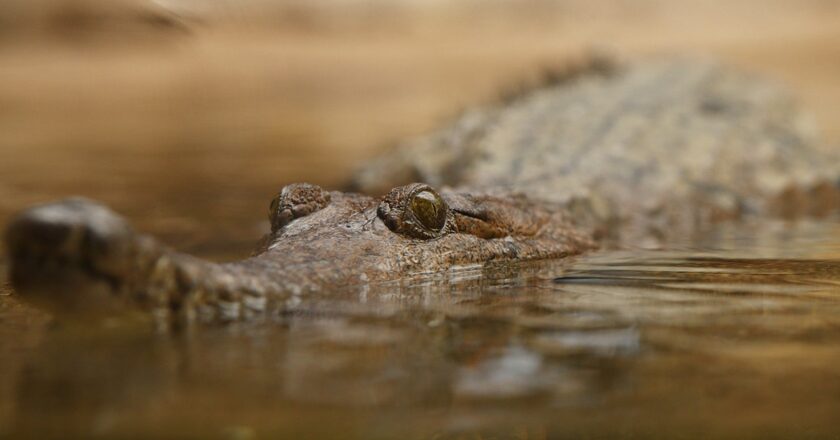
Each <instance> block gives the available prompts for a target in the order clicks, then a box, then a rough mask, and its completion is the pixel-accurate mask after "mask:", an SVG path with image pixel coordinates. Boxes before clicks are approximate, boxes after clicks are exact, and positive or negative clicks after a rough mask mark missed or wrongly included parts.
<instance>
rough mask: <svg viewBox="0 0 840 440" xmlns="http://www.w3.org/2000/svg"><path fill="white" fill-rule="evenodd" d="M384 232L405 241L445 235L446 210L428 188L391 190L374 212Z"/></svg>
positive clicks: (415, 184) (438, 196) (441, 199)
mask: <svg viewBox="0 0 840 440" xmlns="http://www.w3.org/2000/svg"><path fill="white" fill-rule="evenodd" d="M377 215H378V216H379V218H381V219H382V221H383V222H384V223H385V225H386V226H388V229H390V230H392V231H394V232H396V233H398V234H402V235H405V236H408V237H413V238H421V239H431V238H437V237H440V236H442V235H444V234H446V233H447V231H448V229H447V221H448V220H447V219H448V218H449V216H450V214H449V208H448V207H447V206H446V202H445V201H444V200H443V198H441V196H440V195H439V194H438V193H437V192H436V191H435V190H434V189H432V188H431V187H430V186H429V185H426V184H423V183H413V184H410V185H406V186H398V187H396V188H394V189H392V190H391V192H389V193H388V194H387V195H386V196H385V197H383V198H382V202H381V203H380V204H379V207H378V208H377Z"/></svg>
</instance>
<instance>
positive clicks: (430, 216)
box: [6, 183, 594, 318]
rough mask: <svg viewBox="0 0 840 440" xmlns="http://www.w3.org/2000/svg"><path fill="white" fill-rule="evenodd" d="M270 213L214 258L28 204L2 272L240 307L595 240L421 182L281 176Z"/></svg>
mask: <svg viewBox="0 0 840 440" xmlns="http://www.w3.org/2000/svg"><path fill="white" fill-rule="evenodd" d="M269 219H270V222H271V233H270V234H269V235H268V236H267V237H266V238H265V239H264V240H263V244H262V245H261V246H260V249H258V251H257V253H256V254H255V255H254V256H252V257H250V258H248V259H245V260H242V261H239V262H235V263H225V264H216V263H211V262H207V261H204V260H201V259H198V258H195V257H191V256H188V255H184V254H180V253H178V252H175V251H172V250H170V249H168V248H166V247H165V246H162V245H160V244H158V243H157V242H156V241H155V240H154V239H152V238H150V237H148V236H146V235H143V234H139V233H137V232H135V231H134V230H133V229H132V228H131V227H130V226H129V225H128V223H127V222H126V221H125V220H124V219H123V218H121V217H120V216H118V215H117V214H115V213H113V212H112V211H111V210H109V209H108V208H106V207H104V206H102V205H100V204H97V203H95V202H92V201H88V200H84V199H69V200H64V201H59V202H55V203H51V204H47V205H42V206H36V207H34V208H31V209H29V210H27V211H24V212H22V213H21V214H19V215H18V216H17V217H15V218H14V219H13V220H12V222H11V223H10V225H9V226H8V229H7V232H6V242H7V251H8V253H9V259H10V263H11V264H10V266H11V267H10V279H11V282H12V284H13V286H14V287H15V289H16V291H17V292H18V293H20V294H21V295H23V296H26V297H27V298H32V299H33V300H35V301H36V302H38V303H40V304H44V305H46V306H48V307H50V308H51V309H52V310H54V311H59V312H64V311H67V310H77V311H78V310H98V309H101V308H103V307H104V308H107V309H113V308H115V307H117V308H120V307H130V306H127V305H126V304H132V303H134V304H136V303H138V302H139V303H141V304H144V305H146V306H147V308H148V307H151V308H154V309H162V310H169V311H173V310H177V311H181V310H185V311H187V312H196V311H198V312H201V311H202V310H204V311H205V312H207V313H209V314H210V315H213V316H219V315H225V316H228V318H237V317H241V316H242V315H243V314H244V313H245V309H249V310H251V311H260V310H262V309H265V308H266V304H267V303H268V302H270V301H272V300H285V299H288V298H290V297H292V296H295V295H299V294H303V293H306V292H312V291H319V290H324V289H330V288H332V287H337V286H343V285H347V284H359V283H366V282H376V281H382V280H393V279H397V278H401V277H406V276H409V275H412V274H417V273H428V272H441V271H446V270H448V269H450V268H452V267H456V266H461V265H470V264H482V263H486V262H489V261H494V260H514V259H516V260H520V259H533V258H561V257H565V256H569V255H574V254H577V253H580V252H583V251H585V250H587V249H590V248H592V247H593V246H594V245H593V241H592V239H591V238H590V235H589V234H587V233H585V232H582V231H581V230H580V229H578V228H576V227H575V226H573V224H572V223H570V221H569V220H568V219H567V214H566V210H565V209H563V207H561V206H559V205H555V204H546V203H541V202H537V201H533V200H530V199H528V198H527V197H525V196H522V195H515V194H482V193H469V192H455V191H448V190H442V191H439V190H437V189H435V188H432V187H430V186H429V185H425V184H420V183H415V184H411V185H406V186H400V187H397V188H394V189H392V190H391V191H390V192H389V193H388V194H386V195H385V196H383V197H381V198H374V197H368V196H365V195H360V194H353V193H343V192H328V191H326V190H324V189H322V188H320V187H318V186H315V185H310V184H293V185H288V186H286V187H285V188H283V190H282V191H281V192H280V193H279V194H278V195H277V196H276V197H275V198H274V199H273V200H272V202H271V205H270V210H269Z"/></svg>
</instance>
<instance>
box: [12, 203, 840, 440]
mask: <svg viewBox="0 0 840 440" xmlns="http://www.w3.org/2000/svg"><path fill="white" fill-rule="evenodd" d="M838 237H840V222H838V221H836V220H825V221H818V222H814V221H809V222H799V223H795V224H791V223H783V222H775V221H762V222H759V223H754V224H749V225H724V226H722V227H721V228H719V229H717V230H715V231H712V232H710V233H709V234H707V235H704V236H703V237H698V238H695V239H692V240H691V241H690V242H686V243H681V244H674V245H673V246H672V247H671V249H670V250H627V249H625V250H606V251H600V252H596V253H593V254H591V255H588V256H584V257H581V258H577V259H575V260H571V261H539V262H530V263H522V264H506V265H498V266H492V267H483V268H482V267H467V268H459V269H457V270H452V271H450V272H448V273H445V274H433V275H428V276H423V277H418V278H414V279H410V280H403V281H400V282H396V283H390V284H382V285H368V286H355V287H347V288H341V289H335V290H332V291H329V292H324V293H323V294H319V295H312V296H309V297H304V298H302V299H301V300H300V301H299V302H296V303H294V304H290V305H289V308H288V309H287V310H285V311H284V312H282V313H278V314H272V315H270V316H266V317H265V318H264V319H259V320H257V321H255V322H251V323H242V324H234V325H226V326H213V327H202V326H198V325H197V326H193V327H190V328H188V329H184V330H181V331H178V332H171V331H167V332H161V331H156V330H155V329H154V326H153V325H151V324H150V323H149V322H148V321H147V320H143V319H139V318H131V317H124V318H121V319H114V320H112V321H107V322H102V323H95V324H92V323H90V322H87V323H83V324H79V323H75V324H74V323H62V322H51V321H49V319H48V318H47V317H46V316H44V315H43V314H41V313H40V312H38V311H36V310H34V309H30V308H28V307H27V306H25V305H22V304H20V303H19V302H18V301H17V300H16V299H15V298H14V295H12V294H10V293H9V292H8V291H4V292H3V294H2V296H0V334H2V338H0V377H2V387H0V392H2V395H0V398H2V402H3V419H2V420H3V425H2V427H3V434H10V435H11V434H13V435H15V436H20V437H30V438H44V437H60V438H66V437H68V436H70V437H75V436H85V437H87V436H93V435H103V436H106V437H119V438H122V437H147V436H153V437H161V436H163V437H168V436H171V437H183V436H186V437H195V438H342V439H343V438H359V439H370V438H517V439H522V438H527V439H530V438H558V437H560V438H564V437H570V438H579V437H581V436H583V437H589V438H593V437H611V436H617V435H620V436H643V437H647V436H661V437H669V438H670V437H673V436H679V437H696V436H723V437H755V438H758V437H760V438H768V437H770V438H790V437H791V436H793V437H797V438H800V437H801V436H803V435H804V436H806V437H812V438H822V437H825V438H834V437H836V435H837V430H838V429H840V428H838V425H837V423H838V422H837V414H838V411H840V372H838V368H837V365H838V362H840V259H838V258H837V256H838V255H840V241H838V240H837V238H838ZM211 253H212V252H211Z"/></svg>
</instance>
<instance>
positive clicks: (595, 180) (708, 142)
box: [7, 61, 840, 319]
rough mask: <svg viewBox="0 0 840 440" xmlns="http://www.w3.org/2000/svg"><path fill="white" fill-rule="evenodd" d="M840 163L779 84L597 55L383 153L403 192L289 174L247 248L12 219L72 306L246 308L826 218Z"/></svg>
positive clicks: (216, 314)
mask: <svg viewBox="0 0 840 440" xmlns="http://www.w3.org/2000/svg"><path fill="white" fill-rule="evenodd" d="M837 164H838V162H837V161H836V159H835V157H834V156H833V155H832V154H831V152H830V151H829V150H828V149H821V148H820V147H819V146H818V145H817V144H816V143H813V142H812V141H811V140H810V139H809V138H808V133H807V124H804V123H803V120H802V118H801V117H800V115H799V114H798V113H797V111H796V110H795V108H794V107H793V106H792V104H791V102H790V100H789V98H788V97H787V96H786V95H785V94H784V93H783V92H781V91H780V90H779V89H778V88H776V87H775V86H773V85H771V84H769V83H767V82H764V81H761V80H756V79H755V78H753V77H750V76H747V75H743V74H741V73H738V72H733V71H730V70H726V69H722V68H720V67H717V66H715V65H713V64H710V63H704V62H696V61H657V62H649V63H646V64H639V65H637V66H613V65H610V64H608V63H603V62H594V63H591V64H590V65H588V66H587V67H586V68H582V69H578V70H577V71H576V73H575V74H568V75H561V76H559V77H556V78H553V79H552V81H549V82H547V83H546V84H544V85H543V86H541V87H539V88H535V89H533V90H531V91H528V92H525V93H520V94H518V95H517V96H514V97H511V98H509V99H507V100H505V101H504V102H502V103H499V104H497V105H495V106H490V107H486V108H479V109H477V110H473V111H470V112H467V113H466V114H465V115H464V116H463V117H461V118H460V119H459V120H458V121H457V122H456V123H455V124H454V125H453V126H451V127H449V128H447V129H444V130H442V131H439V132H437V133H434V134H432V135H431V136H428V137H426V138H423V139H420V140H418V141H415V142H414V143H413V144H412V145H409V146H407V147H406V148H403V149H400V150H397V151H396V152H394V153H392V154H391V155H388V156H384V157H382V158H380V159H378V160H376V161H375V162H374V163H372V164H371V165H370V166H369V167H367V168H366V169H365V170H363V171H362V172H361V173H360V174H359V175H358V176H357V179H356V180H355V182H354V184H355V186H356V187H357V188H358V189H362V190H364V191H366V192H374V191H378V190H381V189H382V188H383V187H384V185H388V186H389V188H393V189H391V190H390V192H388V193H387V195H386V196H384V197H382V198H380V199H377V198H372V197H368V196H363V195H359V194H351V193H341V192H327V191H325V190H323V189H321V188H319V187H317V186H313V185H307V184H297V185H289V186H286V187H285V188H283V190H282V191H281V193H280V194H279V195H278V196H277V197H276V198H275V199H274V201H273V202H272V204H271V209H270V219H271V224H272V232H271V234H270V235H269V236H268V237H267V239H266V240H265V242H264V244H263V246H262V249H261V250H260V252H259V253H258V254H257V255H256V256H254V257H252V258H249V259H246V260H244V261H240V262H235V263H227V264H215V263H210V262H206V261H202V260H199V259H196V258H193V257H190V256H187V255H183V254H178V253H176V252H174V251H170V250H168V249H166V248H164V247H163V246H161V245H159V244H157V243H156V242H155V241H154V240H153V239H151V238H149V237H146V236H143V235H139V234H136V233H135V232H133V231H132V229H131V228H130V227H129V226H128V225H127V224H126V222H125V221H123V220H122V219H121V218H120V217H118V216H117V215H115V214H113V213H112V212H111V211H109V210H108V209H106V208H104V207H102V206H100V205H98V204H95V203H92V202H88V201H84V200H80V199H73V200H67V201H62V202H57V203H53V204H49V205H44V206H39V207H35V208H32V209H30V210H28V211H25V212H23V213H22V214H20V215H19V216H18V217H17V218H16V219H15V220H13V221H12V223H11V225H10V226H9V229H8V232H7V242H8V250H9V252H10V260H11V280H12V283H13V285H14V286H15V287H16V288H17V290H18V292H19V293H21V294H23V295H26V296H27V297H29V298H32V299H33V300H36V301H40V302H41V303H42V304H45V305H47V306H51V307H52V308H53V309H54V310H67V309H76V310H79V309H84V310H88V309H101V308H102V307H114V306H116V307H126V304H125V303H135V304H136V303H139V304H141V305H143V306H144V307H146V308H147V309H150V310H154V311H162V312H179V313H180V312H187V314H188V315H189V314H194V313H197V314H198V315H199V316H206V317H209V318H220V319H237V318H240V317H243V316H248V315H250V314H252V313H253V312H260V311H263V310H265V309H266V308H267V304H271V303H274V304H281V305H282V302H283V301H286V300H288V299H290V298H294V297H295V296H297V295H299V294H303V293H306V292H311V291H316V290H319V289H324V288H329V287H331V286H339V285H346V284H358V283H360V282H366V281H377V280H387V279H394V278H399V277H403V276H406V275H408V274H411V273H417V272H430V271H433V272H435V271H443V270H446V269H448V268H451V267H454V266H459V265H465V264H477V263H485V262H488V261H491V260H511V259H534V258H561V257H565V256H569V255H574V254H578V253H581V252H583V251H586V250H588V249H591V248H593V247H594V245H595V243H596V242H597V241H598V240H599V239H601V238H603V237H604V236H605V233H608V235H610V236H611V237H614V238H618V239H621V240H624V241H627V240H634V241H636V242H637V243H638V242H645V243H647V242H650V240H660V239H662V238H664V237H667V236H670V235H672V234H683V233H685V232H688V231H691V230H696V229H697V228H698V227H702V226H703V225H704V224H706V223H708V222H710V221H715V220H718V219H725V218H736V217H739V216H742V215H745V214H750V213H757V214H764V213H780V214H794V213H798V212H804V213H815V214H818V213H821V212H824V211H825V210H826V209H829V208H831V207H833V206H836V205H837V204H838V203H837V202H838V195H837V191H836V187H835V186H834V182H835V180H834V179H835V178H836V176H837V175H838V170H840V167H838V166H837ZM411 181H424V182H427V183H428V184H430V185H434V186H435V187H437V188H439V189H434V188H433V187H432V186H429V185H427V184H410V182H411ZM448 187H453V188H455V189H451V190H450V189H446V188H448Z"/></svg>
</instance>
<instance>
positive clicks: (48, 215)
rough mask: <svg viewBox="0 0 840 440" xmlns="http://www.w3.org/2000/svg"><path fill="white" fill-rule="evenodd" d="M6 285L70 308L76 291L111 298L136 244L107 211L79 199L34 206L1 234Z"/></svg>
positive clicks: (128, 229)
mask: <svg viewBox="0 0 840 440" xmlns="http://www.w3.org/2000/svg"><path fill="white" fill-rule="evenodd" d="M5 238H6V249H7V252H8V257H9V261H10V280H11V282H12V285H13V286H14V287H15V289H16V290H17V291H18V293H21V294H22V295H24V296H27V297H29V298H31V299H35V300H37V299H38V298H39V297H41V296H44V297H49V302H50V303H52V304H51V305H56V304H55V303H56V301H55V300H56V299H57V298H58V299H60V301H58V302H59V303H60V304H59V305H60V306H62V307H66V306H71V305H73V303H75V302H78V300H77V299H78V297H79V295H77V294H76V293H77V292H78V291H80V290H85V291H101V292H103V294H107V292H109V291H110V292H113V291H114V290H116V289H117V288H118V287H119V285H120V284H121V283H122V281H123V279H124V277H125V276H126V275H127V274H128V273H129V271H130V267H131V263H132V261H131V259H132V256H133V254H134V253H135V247H136V239H135V236H134V232H133V231H132V229H131V227H130V226H129V225H128V224H127V223H126V221H125V220H123V219H122V218H121V217H120V216H118V215H117V214H115V213H114V212H112V211H111V210H109V209H108V208H106V207H104V206H102V205H100V204H98V203H95V202H92V201H89V200H86V199H80V198H74V199H67V200H63V201H59V202H55V203H50V204H46V205H41V206H36V207H34V208H31V209H28V210H26V211H24V212H22V213H20V214H18V215H17V216H16V217H15V218H14V219H12V221H11V222H10V224H9V225H8V227H7V229H6V236H5ZM85 296H89V295H87V294H86V295H85Z"/></svg>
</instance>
